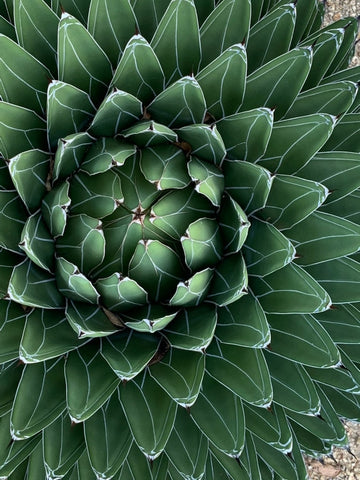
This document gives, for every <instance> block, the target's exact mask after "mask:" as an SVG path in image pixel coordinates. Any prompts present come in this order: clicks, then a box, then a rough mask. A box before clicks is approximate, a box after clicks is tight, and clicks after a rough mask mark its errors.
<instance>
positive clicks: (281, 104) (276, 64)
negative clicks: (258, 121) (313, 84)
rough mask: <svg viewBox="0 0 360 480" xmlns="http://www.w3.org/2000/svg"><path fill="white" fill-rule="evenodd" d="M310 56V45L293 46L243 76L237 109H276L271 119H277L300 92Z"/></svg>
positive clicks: (308, 66)
mask: <svg viewBox="0 0 360 480" xmlns="http://www.w3.org/2000/svg"><path fill="white" fill-rule="evenodd" d="M311 58H312V51H311V49H310V48H294V49H293V50H290V51H289V52H287V53H284V54H283V55H280V56H279V57H277V58H274V59H273V60H270V62H268V63H267V64H265V65H263V66H262V67H260V68H258V69H257V70H256V71H255V72H253V73H252V74H251V75H249V77H248V78H247V82H246V92H245V97H244V102H243V104H242V106H241V110H249V109H251V108H256V107H269V108H276V110H275V118H281V117H282V116H283V115H284V114H285V113H286V111H287V110H288V109H289V107H290V106H291V104H292V103H293V101H294V100H295V98H296V97H297V95H298V93H299V92H300V90H301V88H302V86H303V84H304V82H305V80H306V77H307V75H308V73H309V71H310V65H311ZM290 86H291V87H290Z"/></svg>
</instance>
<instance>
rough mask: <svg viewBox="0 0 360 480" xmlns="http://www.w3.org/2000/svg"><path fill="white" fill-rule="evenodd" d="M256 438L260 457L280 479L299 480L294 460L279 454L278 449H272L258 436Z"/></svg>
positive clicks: (255, 441)
mask: <svg viewBox="0 0 360 480" xmlns="http://www.w3.org/2000/svg"><path fill="white" fill-rule="evenodd" d="M253 438H254V443H255V448H256V449H257V451H258V452H259V453H258V455H259V457H260V458H262V459H263V460H264V462H265V463H266V464H267V465H269V466H270V467H271V469H273V470H274V472H276V473H277V474H278V475H279V477H280V478H286V479H287V480H298V478H299V477H298V475H297V473H296V469H295V468H296V467H295V465H294V462H293V461H292V459H290V458H289V457H288V456H286V455H284V454H283V453H282V452H279V451H278V450H277V449H276V448H274V447H272V446H271V445H269V444H268V443H266V442H263V441H262V440H261V439H260V438H257V437H256V436H254V437H253Z"/></svg>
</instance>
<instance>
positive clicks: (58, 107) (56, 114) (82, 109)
mask: <svg viewBox="0 0 360 480" xmlns="http://www.w3.org/2000/svg"><path fill="white" fill-rule="evenodd" d="M46 114H47V129H48V138H49V145H50V148H51V149H53V150H55V149H56V147H57V145H58V141H59V140H60V139H62V138H63V137H65V136H66V135H70V134H73V133H78V132H81V131H83V130H86V128H87V127H88V126H89V124H90V122H91V120H92V118H93V116H94V114H95V106H94V104H93V103H92V101H91V99H90V97H89V95H88V94H87V93H86V92H84V91H82V90H80V89H79V88H77V87H75V86H73V85H70V84H69V83H64V82H61V81H59V80H53V81H52V82H51V83H50V84H49V87H48V92H47V108H46Z"/></svg>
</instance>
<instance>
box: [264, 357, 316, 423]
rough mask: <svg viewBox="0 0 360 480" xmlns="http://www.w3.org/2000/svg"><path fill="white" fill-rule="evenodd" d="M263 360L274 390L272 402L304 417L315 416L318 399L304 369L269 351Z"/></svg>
mask: <svg viewBox="0 0 360 480" xmlns="http://www.w3.org/2000/svg"><path fill="white" fill-rule="evenodd" d="M265 358H266V362H267V365H268V367H269V370H270V375H271V382H272V385H273V388H274V402H275V403H278V404H280V405H282V406H284V407H285V408H288V409H289V410H293V411H295V412H298V413H303V414H304V415H317V414H318V413H319V410H320V399H319V397H318V395H317V393H316V390H315V386H314V384H313V383H312V381H311V378H310V376H309V374H308V373H307V372H306V370H305V368H304V367H302V366H301V365H300V364H299V363H296V362H292V361H290V360H287V359H285V358H284V357H280V356H278V355H276V354H272V353H271V352H269V351H267V352H266V355H265Z"/></svg>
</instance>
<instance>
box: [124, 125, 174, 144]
mask: <svg viewBox="0 0 360 480" xmlns="http://www.w3.org/2000/svg"><path fill="white" fill-rule="evenodd" d="M122 135H123V136H124V138H128V139H129V141H131V142H134V143H135V145H138V146H139V147H150V146H154V145H160V144H162V143H168V142H169V141H170V142H176V141H177V135H176V133H175V132H173V131H172V130H170V128H168V127H165V126H164V125H161V124H159V123H155V122H153V121H149V122H140V123H138V124H137V125H135V126H133V127H130V128H128V129H126V130H124V131H123V132H122Z"/></svg>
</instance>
